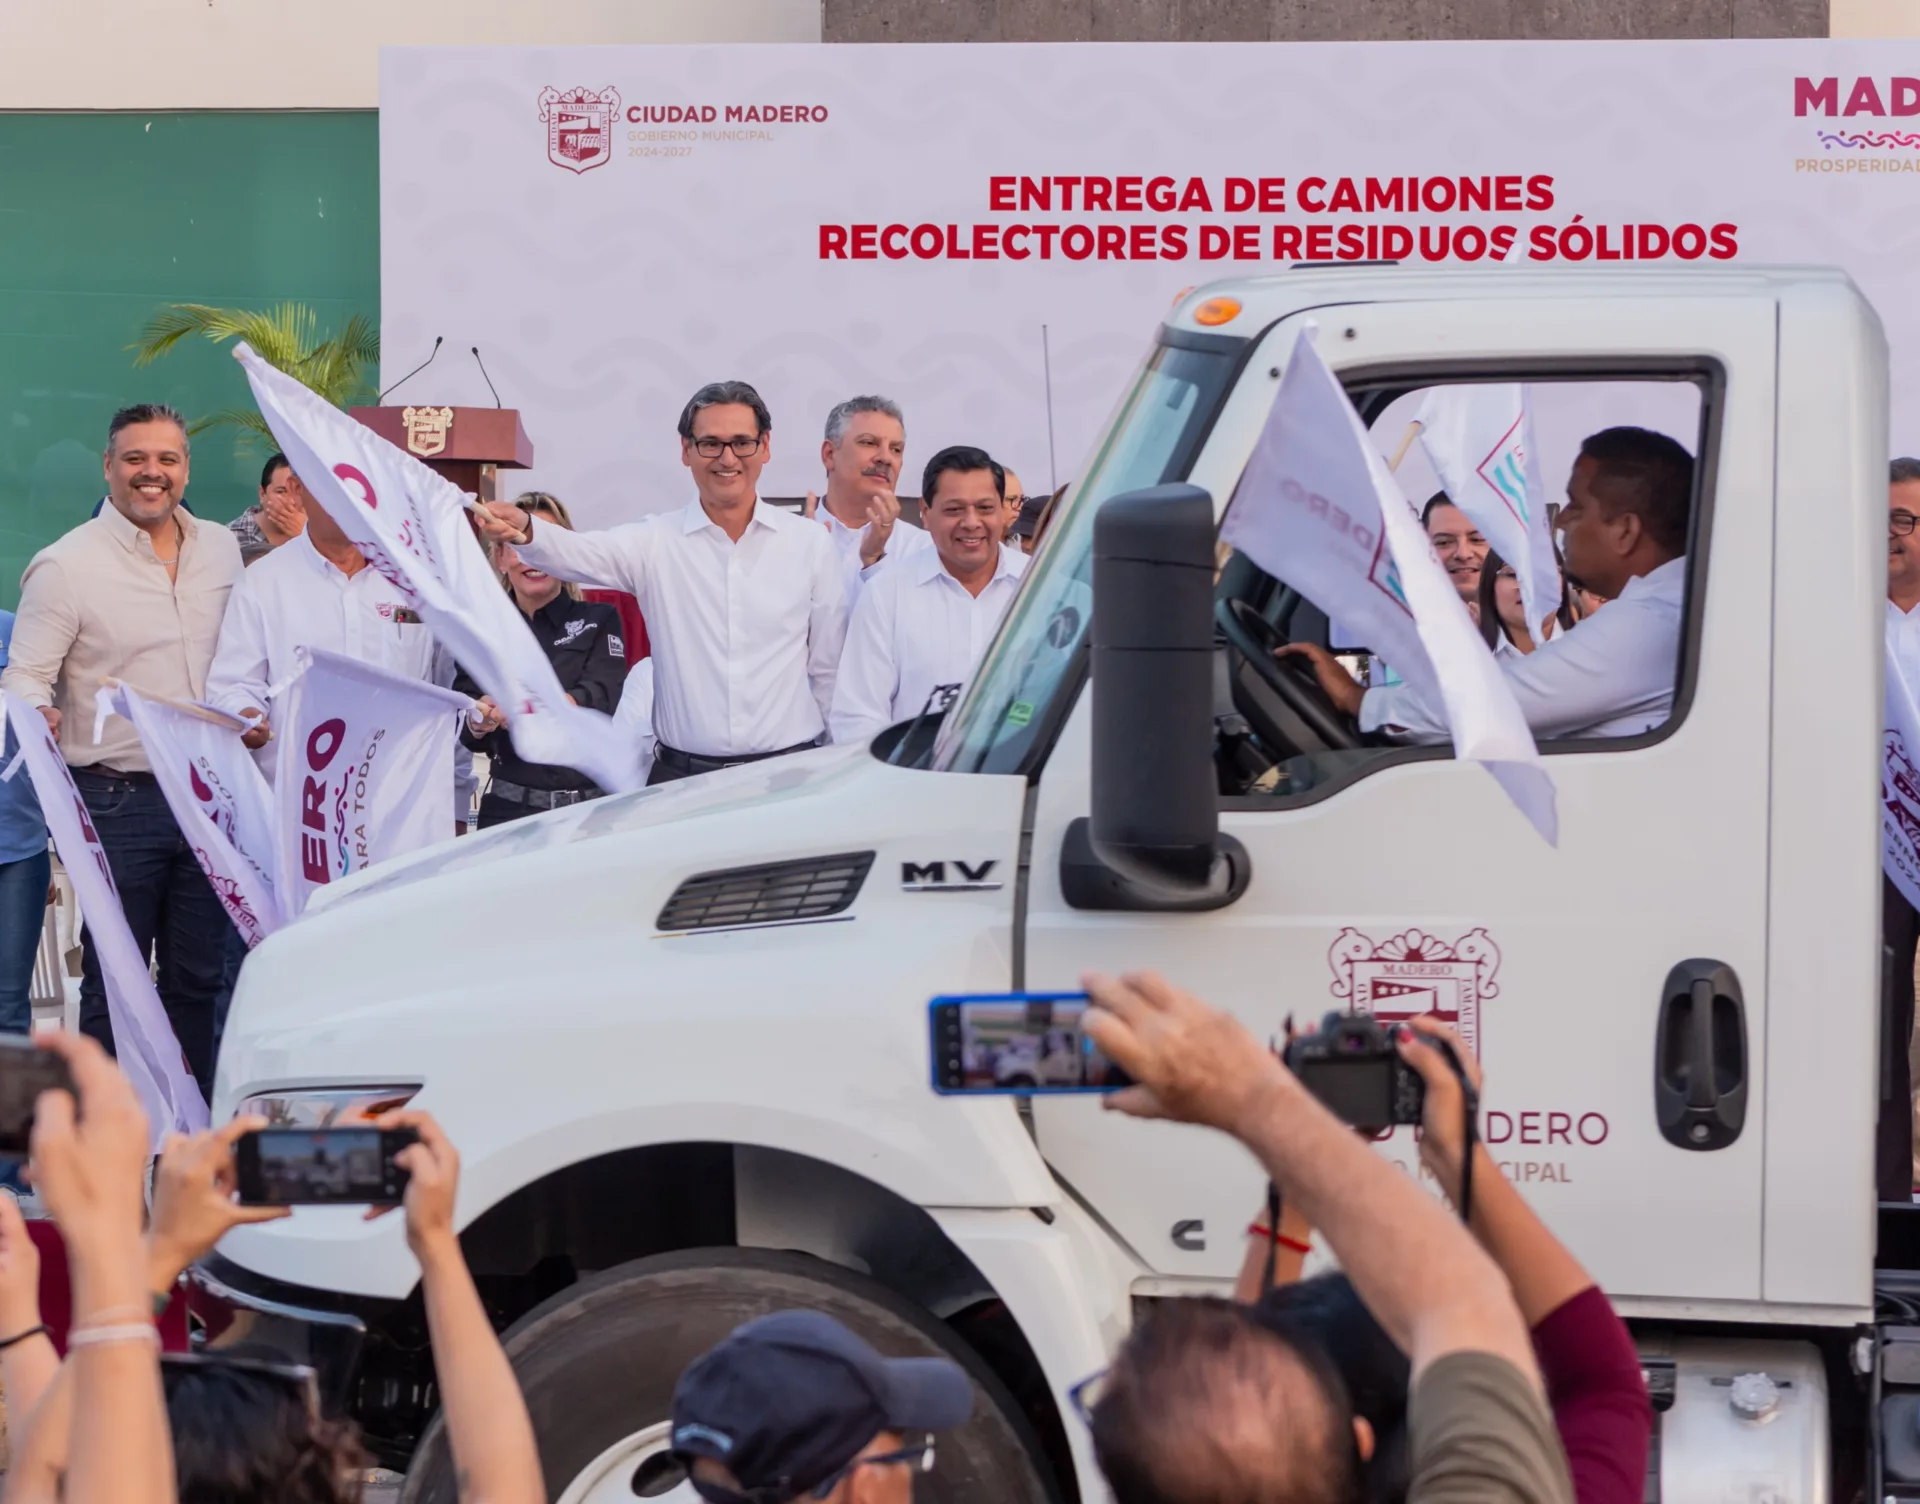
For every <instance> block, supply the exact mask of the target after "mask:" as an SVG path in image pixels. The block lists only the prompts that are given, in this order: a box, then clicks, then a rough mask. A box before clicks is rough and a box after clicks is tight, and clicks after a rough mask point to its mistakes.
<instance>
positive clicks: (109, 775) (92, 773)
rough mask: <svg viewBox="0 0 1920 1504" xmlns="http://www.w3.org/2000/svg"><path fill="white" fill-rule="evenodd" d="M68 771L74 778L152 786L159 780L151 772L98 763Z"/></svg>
mask: <svg viewBox="0 0 1920 1504" xmlns="http://www.w3.org/2000/svg"><path fill="white" fill-rule="evenodd" d="M68 771H69V772H71V773H72V774H73V776H74V777H75V778H97V779H99V780H100V781H101V782H102V783H138V784H143V785H145V786H146V787H148V788H152V787H154V786H155V785H157V784H158V783H159V782H160V780H159V779H157V778H155V777H154V776H153V774H151V773H140V772H135V771H133V770H131V769H128V770H126V771H122V770H121V769H119V768H103V767H101V766H100V765H99V764H98V763H94V764H92V765H91V766H88V767H84V768H70V769H68Z"/></svg>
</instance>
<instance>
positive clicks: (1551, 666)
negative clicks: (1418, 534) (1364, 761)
mask: <svg viewBox="0 0 1920 1504" xmlns="http://www.w3.org/2000/svg"><path fill="white" fill-rule="evenodd" d="M1679 629H1680V603H1679V601H1678V599H1677V598H1676V599H1674V600H1672V601H1668V600H1666V599H1664V598H1663V597H1661V596H1658V595H1655V594H1654V593H1653V592H1651V591H1648V592H1646V593H1644V594H1636V595H1633V596H1625V597H1622V599H1620V600H1617V601H1615V602H1613V603H1612V604H1611V605H1609V606H1607V607H1606V609H1605V610H1603V611H1600V612H1598V613H1596V614H1595V615H1594V616H1593V617H1592V618H1591V619H1590V620H1587V621H1583V622H1581V623H1580V625H1579V626H1578V627H1577V628H1575V629H1574V630H1573V631H1571V632H1562V633H1560V634H1558V635H1556V636H1554V637H1550V638H1548V639H1547V641H1545V642H1544V643H1542V644H1541V645H1540V646H1539V647H1538V648H1536V649H1534V651H1533V652H1531V653H1529V654H1528V655H1527V656H1526V657H1524V658H1503V659H1501V660H1500V668H1501V671H1502V672H1503V673H1504V674H1505V675H1506V680H1507V683H1508V684H1509V685H1510V686H1512V689H1513V697H1514V699H1515V700H1517V701H1518V702H1519V704H1520V713H1521V714H1522V715H1524V716H1525V717H1526V721H1527V725H1528V726H1530V727H1531V728H1532V729H1533V734H1534V735H1535V736H1537V737H1557V736H1573V735H1577V734H1579V733H1582V732H1590V731H1593V730H1594V729H1595V728H1596V727H1600V726H1603V725H1605V723H1607V722H1609V721H1614V720H1618V719H1620V718H1622V717H1626V716H1632V715H1637V714H1642V713H1644V714H1645V716H1646V717H1647V726H1646V728H1645V729H1651V728H1652V727H1654V726H1657V725H1659V724H1660V723H1661V722H1662V721H1664V720H1665V719H1666V718H1667V715H1668V713H1669V711H1670V710H1671V707H1672V703H1673V685H1674V677H1675V674H1676V672H1677V670H1678V650H1679ZM1360 729H1361V730H1362V731H1384V732H1386V733H1387V734H1388V735H1390V736H1394V737H1397V738H1399V739H1400V740H1403V741H1411V742H1434V741H1446V740H1447V739H1448V732H1447V725H1446V719H1445V715H1444V713H1443V712H1440V711H1437V710H1435V709H1434V708H1432V707H1431V706H1429V705H1428V704H1427V702H1426V700H1425V698H1424V697H1422V696H1421V695H1420V694H1419V693H1418V692H1417V691H1416V690H1415V689H1414V688H1413V686H1412V685H1408V684H1396V685H1393V686H1391V687H1389V688H1385V689H1370V690H1368V691H1367V693H1366V696H1365V697H1364V698H1363V699H1362V700H1361V702H1360ZM1609 734H1616V735H1625V734H1629V733H1627V732H1625V731H1624V730H1619V729H1611V730H1610V732H1609Z"/></svg>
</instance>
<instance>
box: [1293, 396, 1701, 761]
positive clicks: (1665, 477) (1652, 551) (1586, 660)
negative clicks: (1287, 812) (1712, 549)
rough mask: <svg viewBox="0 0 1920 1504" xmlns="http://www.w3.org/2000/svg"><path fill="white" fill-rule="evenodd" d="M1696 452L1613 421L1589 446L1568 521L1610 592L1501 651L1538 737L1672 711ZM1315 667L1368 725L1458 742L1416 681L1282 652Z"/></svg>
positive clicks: (1577, 565) (1334, 695) (1587, 582)
mask: <svg viewBox="0 0 1920 1504" xmlns="http://www.w3.org/2000/svg"><path fill="white" fill-rule="evenodd" d="M1692 500H1693V457H1692V456H1691V455H1689V454H1688V453H1687V451H1686V450H1685V449H1684V448H1682V447H1681V446H1680V445H1679V444H1678V443H1677V442H1675V441H1674V440H1673V439H1670V438H1668V437H1667V436H1666V435H1665V434H1659V433H1654V432H1652V431H1651V430H1649V429H1645V428H1606V429H1602V430H1601V431H1600V432H1599V433H1596V434H1593V435H1591V436H1590V437H1589V438H1587V439H1586V440H1585V441H1584V442H1583V443H1582V444H1581V446H1580V454H1579V457H1578V458H1576V459H1575V460H1574V462H1573V474H1572V475H1571V476H1570V477H1569V478H1568V480H1567V504H1566V506H1565V507H1563V508H1562V509H1561V512H1560V517H1559V522H1558V526H1559V528H1560V534H1561V543H1562V547H1563V549H1564V551H1565V556H1566V572H1567V577H1568V579H1569V580H1570V581H1572V582H1574V583H1575V584H1576V586H1577V588H1579V589H1582V590H1586V591H1590V592H1591V593H1592V594H1594V595H1597V596H1599V597H1600V598H1601V599H1603V600H1605V601H1606V602H1608V604H1607V606H1606V607H1605V608H1604V609H1603V610H1601V611H1599V612H1597V613H1596V614H1595V615H1594V616H1593V617H1592V618H1591V619H1588V620H1584V621H1582V622H1581V624H1580V626H1579V628H1578V629H1577V630H1575V631H1572V632H1567V633H1565V634H1563V635H1561V636H1557V637H1554V638H1552V639H1551V640H1550V641H1548V642H1545V643H1542V644H1541V646H1540V648H1539V649H1538V650H1537V651H1535V652H1533V653H1530V654H1528V655H1527V656H1525V657H1511V658H1502V659H1500V667H1501V669H1502V670H1503V671H1504V672H1505V674H1506V676H1507V682H1508V683H1509V684H1511V685H1512V686H1513V693H1514V697H1515V698H1516V699H1517V700H1518V701H1519V702H1520V709H1521V711H1522V713H1523V714H1524V715H1525V716H1526V718H1527V724H1528V725H1529V726H1531V727H1532V728H1533V732H1534V734H1535V735H1536V736H1541V737H1572V736H1638V735H1640V734H1641V733H1642V732H1645V731H1651V730H1653V729H1654V728H1656V727H1658V726H1660V725H1661V724H1662V723H1664V722H1665V721H1666V719H1667V716H1668V715H1669V714H1670V713H1671V711H1672V709H1673V686H1674V677H1675V671H1676V669H1677V667H1678V664H1679V661H1680V625H1681V621H1682V617H1683V609H1684V605H1685V597H1686V587H1687V578H1686V575H1687V563H1686V549H1687V519H1688V513H1689V511H1690V509H1691V506H1692ZM1277 651H1278V652H1279V653H1280V654H1281V655H1282V656H1287V655H1298V656H1299V657H1302V658H1305V659H1307V660H1308V662H1310V663H1311V664H1312V666H1313V671H1314V677H1315V679H1316V680H1317V681H1318V682H1319V685H1320V688H1321V691H1322V692H1323V693H1324V694H1325V695H1326V696H1327V698H1328V699H1330V700H1331V701H1333V703H1334V704H1335V705H1336V706H1337V707H1338V708H1339V709H1340V710H1342V711H1344V712H1345V713H1346V714H1348V715H1350V716H1353V717H1355V718H1356V719H1357V720H1358V721H1359V723H1360V729H1361V731H1363V732H1379V733H1382V734H1384V735H1386V736H1389V737H1391V738H1393V739H1395V740H1398V741H1408V742H1444V741H1446V740H1448V731H1447V722H1446V716H1445V712H1444V711H1443V710H1442V709H1440V708H1438V707H1435V706H1430V705H1428V704H1427V703H1426V702H1425V700H1423V699H1422V698H1421V697H1420V695H1419V694H1417V693H1416V692H1415V691H1414V689H1413V688H1412V686H1410V685H1406V684H1393V685H1387V686H1384V687H1382V688H1378V689H1363V688H1362V687H1361V686H1360V685H1359V684H1357V683H1356V682H1355V681H1354V680H1353V678H1352V676H1351V675H1349V674H1348V673H1347V671H1346V670H1345V669H1344V668H1342V667H1341V666H1340V663H1339V661H1338V660H1337V659H1335V658H1334V656H1333V655H1332V654H1331V653H1329V652H1328V651H1327V650H1326V649H1325V648H1322V647H1319V646H1317V645H1316V644H1313V643H1305V642H1296V643H1289V644H1288V645H1287V646H1285V647H1283V648H1280V649H1278V650H1277Z"/></svg>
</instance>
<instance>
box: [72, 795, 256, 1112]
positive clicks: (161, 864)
mask: <svg viewBox="0 0 1920 1504" xmlns="http://www.w3.org/2000/svg"><path fill="white" fill-rule="evenodd" d="M73 781H74V783H75V784H76V785H77V786H78V787H79V790H80V797H81V798H82V799H84V800H85V801H86V805H87V813H88V815H89V816H91V817H92V819H93V828H94V830H95V831H96V832H97V833H98V834H99V836H100V845H101V847H102V848H103V849H104V850H105V851H106V853H107V865H108V867H109V868H111V869H112V871H113V885H114V886H115V887H116V888H118V889H119V890H120V906H121V907H122V908H123V909H125V910H126V914H127V927H128V928H129V929H131V930H132V931H133V943H134V944H135V945H137V946H138V947H139V948H140V954H141V955H143V956H144V955H148V954H151V953H153V951H154V950H155V949H156V947H157V949H158V953H159V961H160V968H159V988H160V1002H161V1005H162V1006H163V1007H164V1008H165V1009H166V1010H167V1018H168V1019H169V1020H170V1021H171V1022H172V1024H173V1032H174V1035H175V1037H176V1038H178V1039H179V1041H180V1048H181V1050H182V1052H184V1053H185V1055H186V1057H187V1065H188V1067H189V1068H190V1069H191V1070H192V1071H193V1076H194V1079H195V1080H196V1081H198V1082H199V1083H200V1089H201V1090H202V1091H203V1092H205V1093H207V1095H209V1096H211V1095H212V1094H213V1012H214V1000H215V999H216V998H217V997H218V996H219V992H220V983H221V980H222V978H223V976H224V974H225V972H226V958H227V932H228V931H229V930H231V929H232V928H233V921H232V920H231V919H229V918H227V911H226V910H225V909H223V908H221V907H220V900H219V899H217V898H215V897H214V896H213V886H212V884H210V883H209V882H208V881H207V875H206V873H204V872H202V871H201V870H200V864H199V863H198V862H197V861H195V860H194V856H193V852H192V851H191V850H189V849H188V847H187V843H186V841H185V839H184V838H183V837H182V836H181V834H180V827H179V826H178V825H176V824H175V823H174V820H173V811H172V810H170V809H168V808H167V801H166V796H165V795H163V794H162V793H161V792H160V787H159V785H158V784H155V783H151V782H146V781H142V780H135V779H129V778H117V777H113V776H111V775H103V774H100V773H95V772H93V771H91V770H89V769H87V768H75V769H74V770H73ZM80 1029H81V1032H82V1033H84V1034H89V1035H91V1036H92V1037H93V1038H95V1039H97V1040H99V1041H100V1043H101V1044H102V1045H104V1046H106V1048H107V1049H109V1050H111V1049H112V1048H113V1025H112V1023H111V1021H110V1020H109V1018H108V1014H107V992H106V987H105V985H104V984H103V983H102V981H101V979H100V957H99V955H98V954H97V953H96V952H95V950H94V945H93V935H92V933H91V927H89V933H88V935H87V937H86V949H85V955H84V958H83V961H82V967H81V975H80Z"/></svg>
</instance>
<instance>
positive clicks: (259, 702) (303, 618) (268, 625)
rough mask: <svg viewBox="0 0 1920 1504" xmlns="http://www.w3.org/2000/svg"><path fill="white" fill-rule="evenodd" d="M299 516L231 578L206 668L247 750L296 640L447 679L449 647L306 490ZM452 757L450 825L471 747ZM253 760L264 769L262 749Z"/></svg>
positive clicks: (269, 769) (468, 789)
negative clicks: (248, 726)
mask: <svg viewBox="0 0 1920 1504" xmlns="http://www.w3.org/2000/svg"><path fill="white" fill-rule="evenodd" d="M306 520H307V525H306V528H305V530H304V531H303V532H300V533H298V534H296V535H295V536H294V537H293V538H291V539H290V540H288V541H287V542H285V543H283V544H281V545H280V546H279V547H278V548H276V549H274V550H273V552H272V553H269V554H267V555H266V556H264V557H263V558H261V559H260V560H259V561H258V562H257V563H255V564H253V565H252V566H251V567H250V568H249V569H248V570H247V572H246V573H245V574H243V575H241V576H240V579H239V582H238V583H237V584H235V585H234V587H233V594H232V596H231V597H229V599H228V601H227V613H226V615H225V617H223V618H222V620H221V622H220V643H219V646H218V647H217V648H216V649H215V650H214V655H213V667H212V668H211V669H209V670H208V671H207V701H208V703H209V704H211V705H213V706H215V707H217V708H218V709H221V710H224V711H226V712H227V713H228V714H229V715H237V716H239V717H240V718H241V719H242V720H247V721H251V722H252V723H253V729H252V730H251V731H249V732H247V733H246V734H245V735H244V736H243V737H242V738H241V740H242V741H243V742H245V743H246V745H247V746H249V747H251V748H254V749H256V750H257V749H259V748H262V747H264V746H266V744H267V743H268V742H269V741H271V740H272V738H273V721H272V711H271V708H270V706H269V703H268V702H269V700H270V699H271V698H272V696H271V695H270V694H269V691H270V690H274V691H277V690H278V689H280V688H282V687H283V686H284V685H285V684H286V682H287V681H288V680H289V679H291V678H292V676H293V674H294V672H295V669H296V661H295V658H294V650H295V649H296V648H301V647H306V648H319V649H321V650H323V651H325V652H329V653H338V654H340V655H341V656H342V657H343V658H352V659H355V660H357V661H358V662H361V663H367V664H371V665H372V666H373V667H375V668H380V669H385V670H386V671H387V672H388V673H390V674H397V675H398V676H399V677H401V678H403V679H419V680H421V681H423V682H424V683H428V684H438V685H439V686H440V687H441V688H443V689H444V688H447V687H449V686H451V685H452V683H453V676H454V670H455V664H454V661H453V655H452V654H451V653H450V652H448V651H447V650H446V649H445V648H444V647H442V646H441V645H440V644H439V643H438V642H437V641H435V639H434V637H433V634H432V633H430V632H429V631H428V630H427V629H426V627H425V626H424V625H423V624H422V623H421V621H420V618H419V616H418V615H417V614H416V613H415V612H414V611H412V610H411V609H409V607H408V606H407V604H406V598H405V597H404V596H402V595H401V593H400V591H399V590H398V589H397V588H396V587H395V586H394V585H393V584H392V583H391V582H389V581H388V580H387V579H386V577H385V576H383V575H382V574H381V573H380V571H379V570H377V569H374V568H371V567H370V566H369V565H368V564H367V560H366V556H365V555H364V554H362V553H361V552H360V550H359V549H357V548H355V547H354V546H353V544H352V543H351V542H350V541H349V540H348V538H347V535H346V534H345V533H343V532H342V531H341V530H340V525H339V524H338V523H337V522H335V521H334V520H333V518H331V517H329V516H328V515H327V513H326V511H325V510H324V509H323V508H322V507H321V506H320V504H319V503H318V502H316V501H314V500H313V499H312V498H311V497H308V498H307V506H306ZM453 758H454V787H453V789H452V790H451V791H450V793H451V796H452V802H453V822H454V830H455V833H456V834H460V833H464V832H465V830H466V819H467V812H468V810H469V808H470V807H471V806H472V803H473V787H474V777H473V754H472V753H471V752H470V751H468V750H467V749H466V748H465V747H464V746H462V745H461V744H460V743H459V741H458V739H456V740H455V742H454V749H453ZM260 762H261V769H262V771H263V772H265V773H266V775H267V776H268V777H269V778H271V777H272V776H273V762H272V759H271V758H270V757H263V758H262V759H260Z"/></svg>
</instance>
